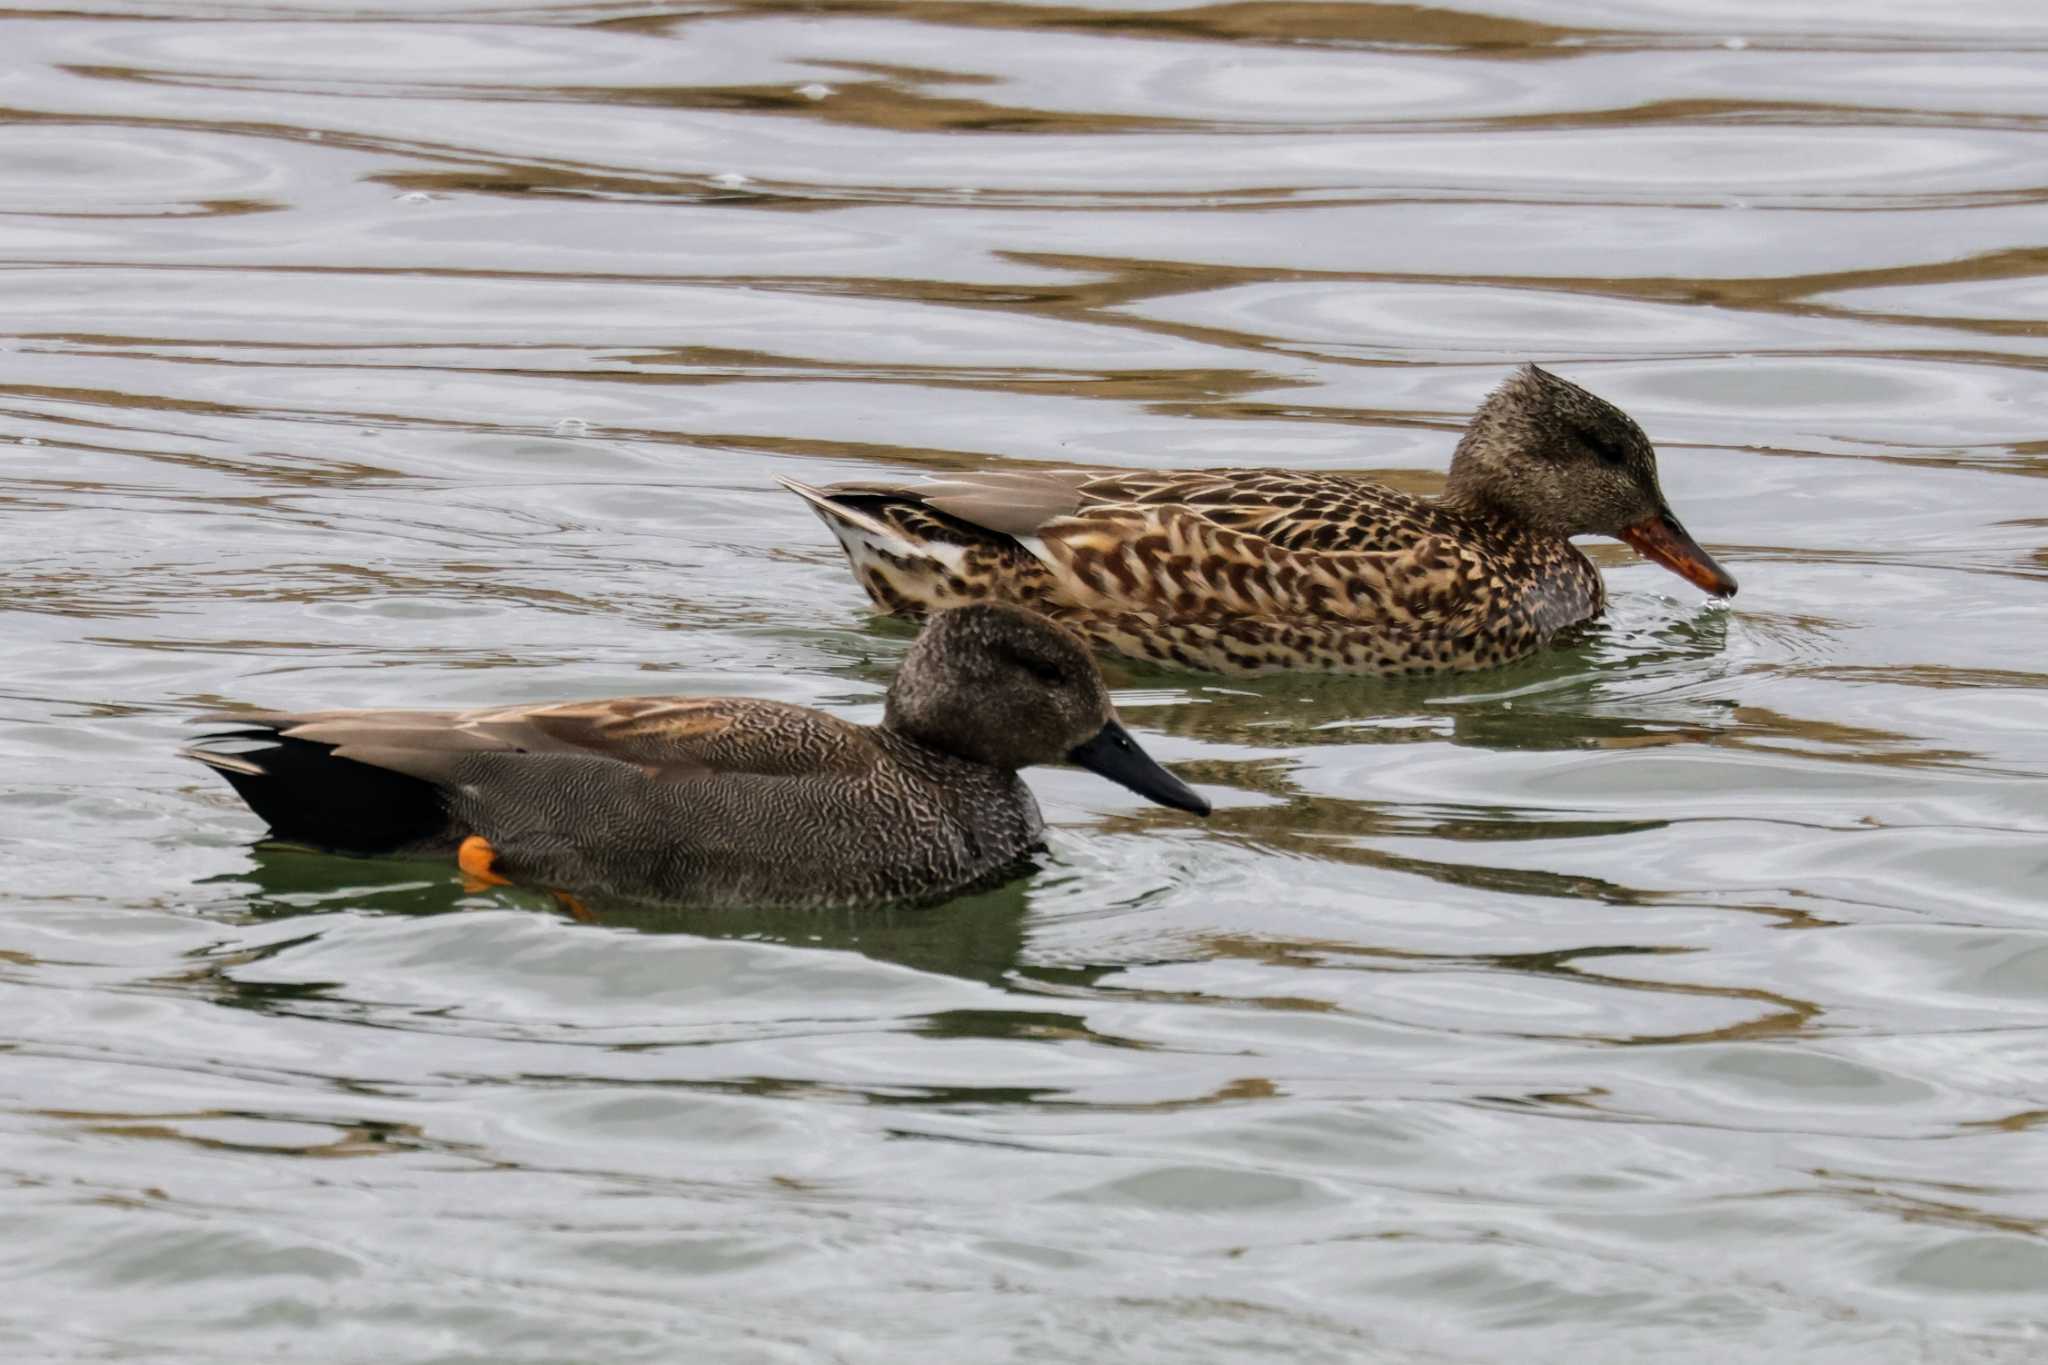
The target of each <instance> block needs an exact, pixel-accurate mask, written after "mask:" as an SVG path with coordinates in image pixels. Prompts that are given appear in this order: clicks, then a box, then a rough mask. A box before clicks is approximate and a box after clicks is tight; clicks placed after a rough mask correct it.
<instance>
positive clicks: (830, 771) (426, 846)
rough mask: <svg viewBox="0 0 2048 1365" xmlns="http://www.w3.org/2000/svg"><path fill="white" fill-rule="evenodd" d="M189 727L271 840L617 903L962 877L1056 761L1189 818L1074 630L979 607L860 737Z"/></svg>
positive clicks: (793, 715)
mask: <svg viewBox="0 0 2048 1365" xmlns="http://www.w3.org/2000/svg"><path fill="white" fill-rule="evenodd" d="M208 719H210V720H217V721H222V722H225V723H227V724H229V725H232V726H234V727H236V728H235V729H234V730H233V731H231V732H230V733H228V734H225V735H217V736H214V737H212V738H211V739H209V740H207V741H203V746H204V747H195V748H192V749H189V750H187V751H186V752H187V753H188V754H189V755H190V756H191V757H193V758H196V759H198V760H199V761H201V762H203V763H206V764H208V765H209V766H211V767H213V768H214V769H216V770H217V771H219V772H220V773H221V775H222V776H223V777H225V778H226V779H227V780H228V781H229V782H230V783H231V784H233V786H234V787H235V790H236V791H237V792H238V793H240V794H241V796H242V797H243V799H244V800H246V801H247V802H248V803H249V805H250V807H251V808H252V809H253V810H255V812H256V813H257V814H258V815H260V816H262V817H263V818H264V820H265V821H267V822H268V823H269V825H270V826H271V829H272V832H273V833H274V834H275V835H277V836H278V837H280V838H284V839H289V840H293V841H296V842H302V843H310V844H313V845H315V846H318V847H324V848H330V849H335V850H338V851H341V852H349V853H359V854H382V853H419V854H446V853H449V852H452V851H454V850H455V849H456V848H457V846H458V845H459V844H461V843H462V841H463V840H465V839H466V838H468V837H470V836H472V835H475V836H480V837H481V838H483V839H485V840H487V841H488V842H489V844H490V846H491V849H492V852H493V854H494V856H495V859H496V862H495V866H494V869H493V870H494V871H496V872H499V873H502V874H503V875H504V876H506V877H509V878H511V879H513V880H515V881H519V882H524V883H528V884H532V885H537V886H544V887H548V888H550V889H557V890H563V891H573V892H578V893H584V894H595V895H599V896H611V897H620V898H626V899H632V900H639V901H658V902H663V903H680V904H698V905H725V906H747V905H821V906H822V905H834V906H841V905H863V904H872V903H881V902H891V901H903V900H916V899H927V898H931V897H934V896H938V895H943V894H946V893H948V892H951V891H955V890H959V889H961V888H964V887H967V886H971V885H974V884H976V883H978V882H981V881H983V880H986V879H988V878H990V877H992V876H996V875H999V874H1001V873H1002V872H1003V871H1004V870H1005V869H1008V868H1010V867H1012V866H1013V865H1015V864H1016V863H1017V862H1018V861H1019V860H1020V859H1021V858H1022V857H1023V856H1024V854H1025V853H1026V852H1028V851H1029V850H1030V849H1031V848H1032V847H1033V846H1034V845H1035V844H1036V843H1037V842H1038V838H1039V834H1040V831H1041V828H1042V825H1041V821H1040V818H1039V813H1038V806H1037V803H1036V802H1035V801H1034V800H1033V799H1032V796H1031V792H1030V789H1029V788H1028V787H1026V786H1025V785H1024V783H1023V782H1022V781H1020V780H1019V779H1018V777H1017V769H1018V768H1021V767H1025V766H1028V765H1030V764H1033V763H1042V762H1051V761H1055V760H1058V759H1060V758H1062V757H1066V758H1070V759H1071V760H1073V761H1075V762H1079V763H1083V764H1084V765H1086V766H1089V767H1092V768H1094V769H1095V770H1096V771H1098V772H1101V773H1103V774H1104V775H1105V776H1109V777H1111V778H1112V780H1115V781H1119V782H1122V783H1123V784H1124V785H1126V786H1130V787H1132V788H1133V789H1134V790H1137V791H1139V792H1140V793H1141V794H1143V795H1146V796H1148V797H1150V798H1151V799H1153V800H1157V801H1161V802H1162V803H1165V804H1171V805H1178V806H1180V807H1182V808H1183V809H1190V810H1198V811H1201V812H1203V813H1206V811H1207V809H1208V808H1207V805H1206V803H1204V802H1202V800H1201V798H1200V797H1198V796H1196V795H1195V794H1194V793H1193V792H1192V791H1190V790H1188V789H1187V788H1186V787H1185V786H1183V785H1182V784H1181V783H1180V782H1179V781H1178V780H1177V779H1175V778H1173V777H1172V776H1171V775H1170V774H1168V773H1166V772H1165V771H1164V770H1163V769H1160V768H1159V767H1158V766H1157V765H1156V764H1153V763H1152V762H1151V760H1150V759H1148V758H1146V757H1145V756H1144V754H1143V752H1142V751H1141V750H1139V749H1137V748H1136V746H1135V745H1134V744H1133V743H1132V742H1131V741H1130V738H1129V736H1128V735H1127V734H1125V733H1124V731H1123V729H1122V727H1121V726H1120V725H1118V724H1117V723H1116V720H1115V717H1114V713H1113V712H1112V710H1111V707H1110V704H1109V697H1108V694H1107V692H1106V690H1105V689H1104V687H1103V683H1102V679H1101V675H1100V673H1099V672H1097V670H1096V668H1095V664H1094V661H1093V660H1092V659H1091V658H1090V657H1089V655H1088V652H1087V650H1086V649H1085V648H1084V647H1083V646H1082V644H1081V642H1080V641H1078V640H1075V639H1074V638H1073V637H1072V636H1071V635H1069V634H1067V633H1066V632H1065V631H1062V630H1060V629H1059V628H1058V627H1056V626H1054V625H1053V624H1052V623H1050V622H1049V621H1046V620H1045V619H1044V618H1042V617H1039V616H1036V615H1034V614H1033V613H1031V612H1028V611H1024V610H1022V609H1020V608H1017V607H1013V606H1007V605H1001V604H987V603H984V604H979V605H976V606H972V607H969V608H966V609H963V610H959V611H947V612H940V613H938V614H936V615H934V616H933V617H932V619H931V621H930V622H929V623H928V624H927V625H926V627H925V629H924V631H923V632H922V633H921V634H920V636H919V638H918V639H917V641H916V642H915V643H913V645H912V646H911V649H910V653H909V655H908V656H907V657H906V658H905V660H904V665H903V668H902V669H901V670H900V671H899V673H898V674H897V677H896V680H895V682H894V683H893V684H892V686H891V687H890V690H889V698H888V705H887V708H886V713H885V716H884V719H883V723H882V724H880V725H878V726H866V725H855V724H851V723H849V722H847V721H843V720H839V719H836V718H835V717H832V716H829V715H826V714H824V713H823V712H819V711H812V710H808V709H806V708H804V707H800V706H790V705H787V704H785V703H782V702H774V701H765V700H757V699H750V698H734V697H716V698H691V697H620V698H613V699H610V700H605V701H591V702H566V703H561V704H557V705H546V706H519V707H510V708H505V709H501V710H485V711H458V712H445V711H309V712H296V713H283V712H265V711H258V712H234V713H227V714H224V715H218V716H212V717H208ZM227 740H254V741H259V742H260V743H259V745H258V747H254V748H247V749H242V750H228V749H224V748H222V747H220V745H221V743H222V742H223V741H227Z"/></svg>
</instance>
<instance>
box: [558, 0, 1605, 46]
mask: <svg viewBox="0 0 2048 1365" xmlns="http://www.w3.org/2000/svg"><path fill="white" fill-rule="evenodd" d="M734 12H739V13H743V14H749V15H764V16H765V15H781V14H794V15H803V16H807V17H808V16H815V15H844V16H848V17H853V18H861V19H883V20H898V21H909V22H914V23H921V24H930V25H934V26H944V27H948V28H974V29H994V30H999V31H1002V30H1007V31H1013V32H1015V31H1031V30H1040V31H1052V32H1067V33H1104V34H1115V35H1122V36H1127V37H1141V38H1146V37H1160V38H1171V39H1175V40H1186V39H1190V38H1192V39H1201V40H1207V41H1214V42H1227V43H1250V44H1259V45H1268V44H1270V45H1282V46H1294V45H1306V46H1336V47H1345V48H1355V47H1368V46H1374V45H1381V44H1384V45H1387V46H1393V47H1428V48H1432V49H1441V50H1444V51H1446V52H1449V53H1452V54H1456V53H1458V52H1461V51H1478V52H1481V53H1483V54H1484V55H1487V56H1498V55H1512V54H1514V52H1515V50H1517V49H1542V48H1556V49H1557V51H1556V52H1540V51H1536V52H1532V53H1531V55H1544V56H1552V55H1556V56H1572V55H1577V52H1578V51H1579V49H1576V48H1569V47H1562V46H1560V45H1561V44H1563V43H1564V42H1565V41H1566V40H1568V39H1573V40H1576V39H1585V38H1589V37H1593V36H1595V35H1597V34H1599V33H1601V32H1602V31H1601V30H1598V29H1584V28H1564V27H1559V26H1556V25H1551V24H1539V23H1535V22H1532V21H1529V20H1524V19H1512V18H1504V17H1502V16H1499V15H1493V14H1476V13H1472V12H1469V11H1465V10H1457V9H1447V8H1442V7H1438V6H1433V5H1391V4H1377V3H1344V4H1330V3H1328V2H1327V0H1320V2H1319V3H1305V2H1304V0H1235V2H1234V3H1224V4H1215V5H1188V6H1186V7H1184V8H1181V9H1140V10H1117V9H1105V8H1097V7H1091V6H1083V5H1035V4H1000V3H990V0H728V3H727V4H725V5H722V6H720V7H719V9H718V10H715V11H711V12H709V13H707V14H706V15H704V16H701V17H702V18H705V19H712V18H727V17H729V16H730V15H731V14H732V13H734ZM698 17H699V16H689V15H674V14H660V15H647V16H641V15H632V16H628V17H625V18H620V19H608V20H604V21H601V22H599V23H597V24H595V25H593V27H597V28H612V29H628V30H648V31H655V32H668V31H670V30H672V29H673V28H675V27H676V26H678V25H679V24H681V23H686V22H690V21H691V20H693V19H696V18H698Z"/></svg>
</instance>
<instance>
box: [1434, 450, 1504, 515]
mask: <svg viewBox="0 0 2048 1365" xmlns="http://www.w3.org/2000/svg"><path fill="white" fill-rule="evenodd" d="M1472 447H1473V441H1472V435H1471V433H1470V432H1467V433H1466V435H1465V439H1463V440H1462V441H1459V442H1458V448H1457V450H1456V451H1455V452H1453V453H1452V455H1451V468H1450V472H1449V474H1448V475H1446V476H1445V479H1444V491H1443V492H1441V493H1439V494H1437V497H1436V504H1437V506H1439V507H1441V508H1443V509H1444V510H1445V511H1446V512H1455V513H1457V514H1458V515H1459V516H1461V517H1466V518H1468V519H1471V520H1474V521H1497V522H1512V521H1513V520H1514V518H1513V517H1511V516H1510V515H1509V514H1508V512H1507V509H1506V508H1504V507H1502V506H1501V505H1500V502H1499V501H1498V500H1497V499H1496V498H1494V497H1493V496H1492V495H1491V494H1490V493H1489V492H1488V488H1487V485H1488V480H1487V478H1486V470H1485V468H1484V466H1483V464H1482V462H1481V460H1480V457H1479V455H1478V454H1477V452H1475V451H1474V450H1473V448H1472Z"/></svg>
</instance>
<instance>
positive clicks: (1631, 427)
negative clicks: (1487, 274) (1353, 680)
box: [781, 365, 1736, 674]
mask: <svg viewBox="0 0 2048 1365" xmlns="http://www.w3.org/2000/svg"><path fill="white" fill-rule="evenodd" d="M781 482H782V483H783V484H784V485H785V486H786V487H788V488H789V489H790V490H791V491H792V492H794V493H796V494H797V495H798V496H799V497H801V498H803V499H804V500H805V501H806V502H808V503H810V505H811V506H812V508H813V509H814V510H815V511H816V512H817V513H818V515H819V516H820V518H822V519H823V520H824V522H825V524H826V525H827V526H828V527H829V528H830V529H831V530H832V533H833V534H834V535H835V536H837V537H838V539H839V542H840V545H841V547H842V548H843V549H844V550H845V551H846V555H847V559H848V561H849V562H850V563H851V565H852V568H853V571H854V576H855V577H856V578H857V579H858V580H859V581H860V584H861V586H862V587H863V588H865V589H866V590H867V593H868V596H869V597H871V598H872V599H873V600H874V602H875V603H876V605H877V606H879V607H880V608H881V609H882V610H884V611H887V612H891V613H895V614H897V615H903V616H918V615H921V614H923V613H925V612H928V611H932V610H936V609H940V608H944V607H948V606H954V605H957V604H959V603H963V602H971V601H978V600H983V599H994V600H1001V601H1010V602H1019V603H1022V604H1024V605H1026V606H1029V607H1032V608H1033V609H1035V610H1037V611H1041V612H1044V613H1045V614H1046V615H1048V616H1050V617H1052V618H1053V619H1055V620H1057V621H1059V622H1060V623H1061V624H1063V625H1066V626H1068V627H1069V628H1071V629H1072V630H1074V631H1075V632H1076V633H1078V634H1079V635H1081V636H1082V637H1083V638H1085V639H1086V640H1088V641H1089V643H1091V644H1092V645H1094V646H1095V647H1097V648H1099V649H1103V650H1107V651H1109V652H1111V653H1116V654H1121V655H1125V656H1127V657H1130V658H1136V659H1149V660H1153V661H1156V662H1159V663H1164V664H1169V665H1176V666H1179V667H1183V668H1191V669H1200V670H1207V671H1211V672H1216V673H1230V674H1256V673H1267V672H1274V671H1278V670H1283V669H1315V670H1323V671H1328V672H1337V673H1377V674H1417V673H1434V672H1442V671H1447V670H1454V669H1475V668H1486V667H1491V666H1494V665H1497V664H1503V663H1507V662H1509V661H1511V660H1514V659H1518V658H1521V657H1522V656H1524V655H1526V654H1529V653H1531V652H1533V651H1534V650H1537V649H1539V648H1541V647H1543V646H1544V645H1546V644H1547V643H1549V641H1550V640H1551V638H1552V637H1553V636H1555V635H1556V634H1557V632H1559V631H1560V630H1563V629H1564V628H1565V627H1567V626H1571V625H1575V624H1577V623H1579V622H1581V621H1585V620H1588V619H1590V618H1592V617H1594V616H1597V615H1599V613H1600V612H1601V610H1602V609H1603V608H1604V606H1605V605H1606V593H1605V589H1604V588H1603V586H1602V584H1601V580H1600V573H1599V570H1597V569H1596V568H1594V567H1593V563H1592V561H1591V560H1589V559H1587V558H1586V556H1585V555H1584V554H1583V553H1581V552H1580V551H1579V550H1578V548H1577V547H1576V546H1574V545H1573V544H1572V543H1571V540H1570V537H1572V536H1577V535H1605V536H1613V537H1616V538H1617V539H1620V540H1624V541H1626V542H1627V543H1628V544H1629V545H1631V546H1633V547H1634V548H1635V549H1636V551H1637V552H1638V553H1640V554H1642V555H1644V556H1645V557H1647V558H1649V559H1651V560H1654V561H1656V562H1657V563H1659V564H1661V565H1663V566H1664V567H1666V568H1668V569H1670V570H1672V571H1673V572H1675V573H1677V574H1679V575H1680V576H1682V577H1684V578H1685V579H1686V580H1687V581H1689V582H1691V583H1693V584H1695V585H1696V586H1698V587H1700V588H1703V589H1705V590H1706V591H1707V592H1709V593H1711V594H1713V595H1714V596H1717V597H1729V596H1733V595H1734V593H1735V586H1736V585H1735V579H1734V578H1733V577H1732V576H1730V575H1729V574H1728V572H1727V571H1726V570H1725V569H1723V568H1722V567H1721V566H1720V565H1719V564H1717V563H1715V562H1714V559H1713V557H1712V556H1711V555H1709V554H1708V553H1707V552H1706V551H1705V550H1703V549H1701V548H1700V546H1699V544H1698V542H1696V541H1695V540H1694V539H1693V538H1692V536H1691V535H1690V534H1689V533H1688V532H1687V531H1686V529H1685V527H1684V526H1682V525H1681V524H1680V523H1679V520H1678V518H1677V516H1676V515H1675V514H1674V513H1673V512H1672V511H1671V508H1670V505H1669V504H1668V503H1667V502H1666V501H1665V499H1664V494H1663V491H1662V489H1660V488H1659V487H1658V483H1657V456H1656V452H1655V451H1654V450H1653V449H1652V448H1651V446H1650V441H1649V438H1648V437H1647V436H1645V435H1644V434H1643V430H1642V428H1641V427H1639V426H1637V425H1636V424H1635V422H1634V421H1633V420H1632V419H1631V418H1630V417H1629V416H1628V414H1627V413H1624V412H1623V411H1622V410H1621V409H1619V408H1617V407H1615V406H1614V405H1613V404H1612V403H1609V402H1607V401H1606V400H1604V399H1602V398H1599V397H1597V396H1595V395H1594V394H1592V393H1590V392H1588V391H1587V390H1585V389H1582V388H1580V387H1579V386H1578V385H1576V384H1573V383H1570V382H1569V381H1567V380H1564V379H1560V378H1558V377H1557V376H1556V375H1554V374H1551V373H1549V372H1548V371H1546V370H1541V369H1538V368H1537V367H1536V366H1534V365H1528V366H1524V367H1523V368H1522V369H1520V370H1518V371H1516V372H1515V374H1514V375H1512V376H1511V377H1510V378H1509V379H1508V380H1507V381H1506V382H1505V383H1503V384H1501V386H1500V387H1499V388H1497V389H1495V390H1494V391H1493V393H1491V394H1490V395H1488V397H1487V398H1486V400H1485V402H1483V403H1482V404H1481V405H1480V407H1479V409H1478V411H1477V412H1475V413H1474V414H1473V416H1472V420H1471V422H1470V424H1469V425H1468V426H1467V427H1466V430H1465V434H1464V436H1463V438H1462V439H1461V440H1460V441H1459V442H1458V448H1457V451H1456V453H1455V454H1453V456H1452V457H1451V468H1450V475H1449V478H1448V480H1447V482H1446V485H1445V488H1444V491H1443V494H1442V495H1441V496H1439V497H1435V498H1425V497H1416V496H1412V495H1410V494H1406V493H1402V492H1398V491H1396V490H1394V489H1391V488H1387V487H1385V486H1383V485H1379V484H1375V483H1371V482H1369V481H1367V480H1365V479H1361V478H1355V477H1349V476H1346V475H1341V474H1317V473H1305V472H1300V471H1294V470H1285V469H1218V470H1189V471H1173V472H1166V473H1149V472H1128V473H1115V472H1111V473H1103V472H1101V471H1099V470H1014V471H989V472H983V473H967V474H958V475H948V476H945V477H940V478H934V479H929V480H926V481H924V482H921V483H912V484H894V483H844V484H835V485H833V486H831V487H828V488H813V487H811V486H809V485H806V484H801V483H798V482H796V481H795V480H793V479H783V480H782V481H781Z"/></svg>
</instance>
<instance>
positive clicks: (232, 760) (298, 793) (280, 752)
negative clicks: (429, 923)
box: [185, 729, 451, 854]
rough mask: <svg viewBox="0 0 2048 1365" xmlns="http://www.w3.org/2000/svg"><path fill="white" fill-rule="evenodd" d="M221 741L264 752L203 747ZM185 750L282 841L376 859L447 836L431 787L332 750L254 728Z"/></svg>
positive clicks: (442, 806) (444, 811)
mask: <svg viewBox="0 0 2048 1365" xmlns="http://www.w3.org/2000/svg"><path fill="white" fill-rule="evenodd" d="M222 740H261V741H263V744H264V747H261V748H247V749H235V750H232V751H221V750H215V749H210V748H207V747H204V746H205V745H211V744H215V743H218V742H220V741H222ZM185 752H186V754H187V755H188V756H189V757H192V758H196V759H198V760H199V761H200V762H201V763H204V764H206V765H207V766H208V767H210V768H212V769H213V770H214V771H215V772H217V773H219V774H220V775H221V776H222V777H224V778H226V779H227V780H228V784H229V785H230V786H232V787H233V788H234V789H235V793H236V794H237V795H238V796H240V797H241V798H242V799H243V800H244V801H246V802H248V803H249V809H250V810H252V811H254V812H256V814H257V816H258V817H260V818H261V819H262V820H263V821H264V822H265V823H267V824H268V825H269V826H270V832H271V833H272V834H273V835H275V836H276V837H278V838H280V839H288V840H290V841H291V842H293V843H299V844H311V845H312V846H313V847H315V848H325V849H332V850H334V851H336V852H339V853H361V854H375V853H397V852H403V851H408V850H417V849H425V848H431V847H434V846H435V845H437V844H440V843H443V842H446V841H447V840H448V839H449V838H450V837H451V831H450V827H449V820H448V808H447V805H446V803H445V802H444V801H443V800H442V797H441V793H440V791H439V790H438V789H436V788H435V787H434V786H433V785H432V784H431V783H427V782H422V781H421V780H420V779H418V778H416V777H407V776H405V775H404V774H403V773H395V772H391V771H389V770H388V769H385V768H373V767H371V766H370V765H369V764H367V763H357V762H354V761H353V760H350V759H346V758H337V757H336V756H335V753H334V748H333V746H332V745H328V744H319V743H316V742H314V741H312V740H305V739H287V738H285V737H284V736H282V735H279V734H277V733H276V732H275V731H272V730H267V729H252V730H237V731H233V732H229V733H225V734H217V735H209V736H208V737H207V738H206V739H205V740H204V741H202V742H201V745H198V746H194V747H193V748H190V749H187V750H186V751H185Z"/></svg>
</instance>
